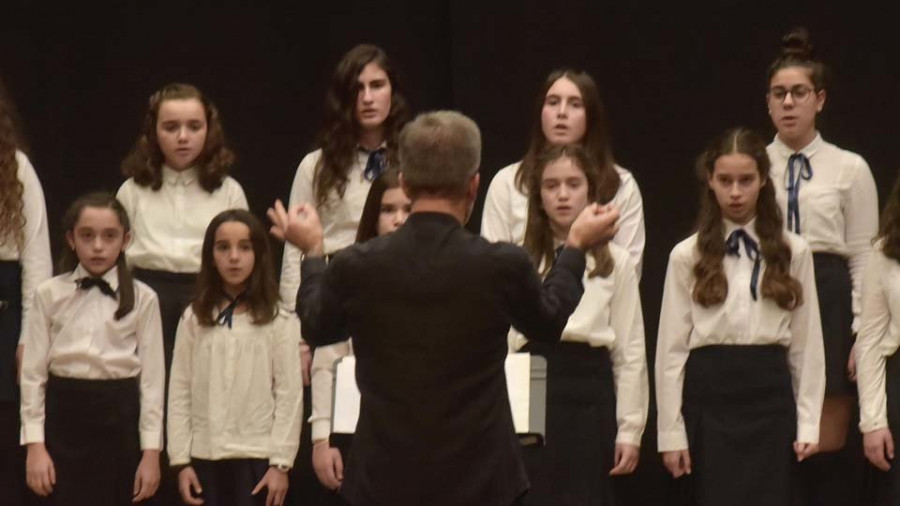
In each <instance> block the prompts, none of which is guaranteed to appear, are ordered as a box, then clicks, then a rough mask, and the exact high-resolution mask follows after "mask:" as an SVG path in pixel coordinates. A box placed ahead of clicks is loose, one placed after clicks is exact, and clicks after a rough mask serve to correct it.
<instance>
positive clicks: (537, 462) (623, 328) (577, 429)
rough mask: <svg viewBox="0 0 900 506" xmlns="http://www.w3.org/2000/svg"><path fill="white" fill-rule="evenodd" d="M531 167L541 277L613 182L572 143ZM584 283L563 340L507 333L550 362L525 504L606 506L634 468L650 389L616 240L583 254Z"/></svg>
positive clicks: (532, 229)
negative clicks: (540, 440)
mask: <svg viewBox="0 0 900 506" xmlns="http://www.w3.org/2000/svg"><path fill="white" fill-rule="evenodd" d="M536 162H537V163H536V165H535V170H534V172H533V174H532V179H531V181H529V182H528V186H527V187H528V199H529V200H528V224H527V226H526V229H525V249H526V250H527V251H528V252H529V254H530V255H531V257H532V259H533V260H534V264H535V266H537V268H538V269H539V270H540V271H541V272H543V273H545V274H546V272H547V271H549V269H550V266H551V265H553V263H554V261H555V256H556V251H557V249H558V248H560V247H561V246H562V245H563V243H564V242H565V239H566V237H567V236H568V233H569V228H570V227H571V225H572V222H573V221H574V220H575V218H576V217H577V216H578V215H579V213H581V211H582V210H583V209H584V208H585V207H587V206H588V204H590V203H592V202H597V201H598V200H599V199H600V198H601V195H604V191H605V190H608V188H604V185H606V186H607V187H608V186H614V185H613V183H611V182H610V181H608V180H604V179H603V177H602V172H601V170H600V165H599V164H598V163H597V162H596V160H594V159H593V158H591V156H590V155H589V154H588V151H587V150H586V149H585V148H583V147H581V146H579V145H577V144H576V145H568V146H557V147H552V148H550V149H549V150H548V151H546V152H545V153H543V154H542V155H541V156H540V157H539V158H538V159H537V160H536ZM583 283H584V295H583V296H582V297H581V302H580V303H579V305H578V307H577V308H576V309H575V312H574V313H572V316H570V317H569V320H568V323H567V324H566V328H565V330H564V331H563V334H562V341H561V342H560V343H553V344H545V343H541V342H538V341H527V340H526V339H525V338H524V337H523V336H522V335H521V334H519V333H518V332H516V331H515V330H512V331H511V332H510V338H511V345H512V347H513V348H514V349H520V350H521V351H528V352H531V353H536V354H539V355H543V356H544V357H545V358H546V359H547V432H546V445H545V446H544V447H542V448H526V449H525V463H526V467H527V469H528V476H529V480H530V481H531V490H530V491H529V493H528V495H527V496H526V497H527V502H528V504H535V505H556V504H569V503H572V504H597V505H612V504H614V493H613V484H612V482H611V480H610V476H615V475H623V474H628V473H631V472H632V471H634V469H635V467H636V466H637V464H638V458H639V449H640V444H641V435H642V434H643V432H644V425H645V423H646V420H647V409H648V402H649V386H648V380H647V358H646V352H645V348H644V321H643V314H642V311H641V300H640V294H639V293H638V280H637V274H636V273H635V269H634V263H633V262H632V260H631V258H630V256H629V255H628V252H627V251H626V250H624V249H623V248H620V247H619V246H617V245H615V244H609V245H606V246H603V247H600V248H598V249H595V250H594V251H592V252H590V253H589V254H588V256H587V268H586V270H585V273H584V279H583Z"/></svg>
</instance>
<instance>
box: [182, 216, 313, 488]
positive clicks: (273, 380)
mask: <svg viewBox="0 0 900 506" xmlns="http://www.w3.org/2000/svg"><path fill="white" fill-rule="evenodd" d="M202 258H203V261H202V264H201V268H200V274H199V282H198V293H197V298H196V299H194V301H193V302H192V304H191V307H189V308H187V309H186V310H185V312H184V315H183V316H182V319H181V322H180V323H179V325H178V338H177V341H176V346H175V357H174V360H173V362H172V374H171V378H170V380H169V411H168V447H167V449H168V454H169V461H170V463H171V464H172V465H173V466H175V467H176V469H179V474H178V489H179V492H180V495H181V498H182V500H183V501H184V502H185V503H186V504H205V505H207V506H216V505H221V504H234V505H238V506H243V505H246V506H250V505H257V504H266V505H270V504H275V505H280V504H284V498H285V495H286V494H287V489H288V471H289V470H290V469H291V466H293V464H294V458H295V457H296V454H297V449H298V447H299V445H300V428H301V423H302V420H301V415H302V408H303V385H302V382H301V376H300V348H299V339H300V322H299V320H298V319H297V317H296V316H295V315H294V314H293V313H292V312H288V311H285V310H283V309H281V308H280V304H279V301H278V287H277V284H276V282H275V272H274V268H273V266H272V257H271V250H270V246H269V242H268V238H267V236H266V232H265V230H264V229H263V227H262V225H261V224H260V223H259V220H257V219H256V218H255V217H254V216H253V215H252V214H250V213H249V212H247V211H244V210H238V209H234V210H229V211H225V212H222V213H220V214H219V215H217V216H216V217H215V218H213V220H212V222H211V223H210V224H209V227H208V228H207V231H206V236H205V238H204V240H203V250H202ZM263 489H266V492H265V493H263V492H262V490H263ZM254 496H256V497H255V498H254ZM263 497H265V499H263Z"/></svg>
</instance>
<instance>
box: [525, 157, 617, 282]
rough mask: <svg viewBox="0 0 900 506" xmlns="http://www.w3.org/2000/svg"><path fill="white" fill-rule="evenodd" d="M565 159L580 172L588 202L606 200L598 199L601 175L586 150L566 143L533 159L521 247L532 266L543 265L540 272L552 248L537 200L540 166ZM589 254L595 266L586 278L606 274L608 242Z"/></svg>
mask: <svg viewBox="0 0 900 506" xmlns="http://www.w3.org/2000/svg"><path fill="white" fill-rule="evenodd" d="M564 157H565V158H569V159H570V160H572V162H573V163H574V165H575V166H576V167H578V168H579V169H581V171H582V172H584V176H585V178H586V179H587V184H588V195H587V197H588V203H591V202H601V203H606V202H608V200H602V198H601V195H600V182H601V181H602V179H603V178H602V175H601V171H600V167H599V165H598V163H597V161H596V160H594V159H593V158H592V157H591V155H590V153H589V152H588V150H587V149H585V148H583V147H581V146H579V145H577V144H572V145H569V146H551V147H549V148H548V149H547V150H545V151H544V152H543V153H542V154H541V156H540V157H539V158H538V159H537V165H536V167H535V170H534V172H533V173H532V178H531V181H529V182H528V223H527V224H526V225H525V240H524V243H523V247H524V248H525V251H527V252H528V253H529V254H530V255H531V259H532V261H533V262H534V265H535V267H537V268H539V269H540V268H541V265H543V266H544V271H543V274H546V273H547V272H548V271H549V270H550V267H551V266H552V265H553V260H554V255H555V251H554V247H553V230H552V229H551V228H550V217H549V216H547V211H545V210H544V206H543V200H542V199H541V180H542V179H543V175H544V169H546V168H547V166H548V165H549V164H551V163H553V162H555V161H557V160H559V159H560V158H564ZM591 254H592V255H593V257H594V260H595V262H594V263H595V267H594V268H593V269H592V270H591V272H590V273H588V277H595V276H598V275H599V276H600V277H603V278H605V277H607V276H609V275H610V274H611V273H612V271H613V268H614V267H615V263H614V262H613V259H612V255H611V254H610V252H609V245H608V244H603V245H602V246H599V247H596V248H594V249H593V250H591Z"/></svg>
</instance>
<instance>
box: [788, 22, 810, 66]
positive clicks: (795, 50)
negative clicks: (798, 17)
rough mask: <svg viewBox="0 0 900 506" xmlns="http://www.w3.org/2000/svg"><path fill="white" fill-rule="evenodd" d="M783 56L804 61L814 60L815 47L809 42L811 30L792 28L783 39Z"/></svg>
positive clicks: (800, 27)
mask: <svg viewBox="0 0 900 506" xmlns="http://www.w3.org/2000/svg"><path fill="white" fill-rule="evenodd" d="M781 54H782V56H786V57H793V58H798V59H802V60H812V57H813V45H812V43H811V42H810V41H809V30H807V29H806V28H803V27H802V26H798V27H794V28H791V30H790V31H789V32H788V33H786V34H785V35H784V37H782V38H781Z"/></svg>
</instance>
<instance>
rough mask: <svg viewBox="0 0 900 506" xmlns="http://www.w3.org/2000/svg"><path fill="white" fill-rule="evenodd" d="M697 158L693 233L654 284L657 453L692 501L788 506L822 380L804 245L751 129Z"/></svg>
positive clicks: (810, 440)
mask: <svg viewBox="0 0 900 506" xmlns="http://www.w3.org/2000/svg"><path fill="white" fill-rule="evenodd" d="M697 166H698V173H699V176H700V178H701V180H702V186H703V190H702V198H701V205H702V209H701V212H700V216H699V218H698V224H697V228H698V232H697V233H696V234H694V235H692V236H690V237H689V238H687V239H686V240H684V241H682V242H681V243H679V244H678V245H677V246H675V248H674V249H673V250H672V253H671V255H670V257H669V266H668V270H667V272H666V282H665V288H664V291H663V301H662V312H661V314H660V324H659V339H658V341H657V352H656V393H657V404H658V408H659V417H658V430H659V451H660V452H661V453H662V454H663V463H664V464H665V466H666V468H667V469H668V470H669V471H670V472H671V473H672V475H673V476H674V477H676V478H679V477H681V476H683V475H685V474H689V475H691V483H690V487H692V488H693V494H692V495H693V497H694V499H695V503H696V504H701V505H706V504H709V505H719V504H731V505H741V504H746V505H755V506H758V505H760V504H766V505H787V504H790V500H791V493H792V490H791V474H792V472H791V468H792V460H794V458H796V459H797V460H804V459H806V458H807V457H809V456H810V455H812V454H814V453H815V452H816V451H817V445H818V441H819V418H820V415H821V411H822V398H823V395H824V390H825V373H824V353H823V350H822V328H821V323H820V321H819V306H818V299H817V297H816V292H815V290H814V287H815V280H814V277H813V264H812V254H811V252H810V250H809V246H808V245H807V244H806V242H805V241H804V240H803V239H801V238H800V237H799V236H797V235H794V234H792V233H789V232H785V231H784V229H783V226H782V222H781V212H780V210H779V208H778V206H777V204H776V201H775V191H774V188H773V187H772V186H773V184H772V180H771V179H770V178H769V158H768V156H767V155H766V151H765V143H764V142H763V140H762V139H761V138H760V137H759V136H758V135H757V134H755V133H753V132H752V131H749V130H746V129H734V130H730V131H728V132H726V133H725V134H724V135H723V136H722V137H720V138H718V139H716V140H715V141H714V142H713V143H712V144H711V145H710V146H709V148H708V149H707V150H706V152H705V153H703V155H701V157H700V158H699V160H698V163H697ZM763 476H765V477H766V478H765V480H762V479H761V477H763Z"/></svg>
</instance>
